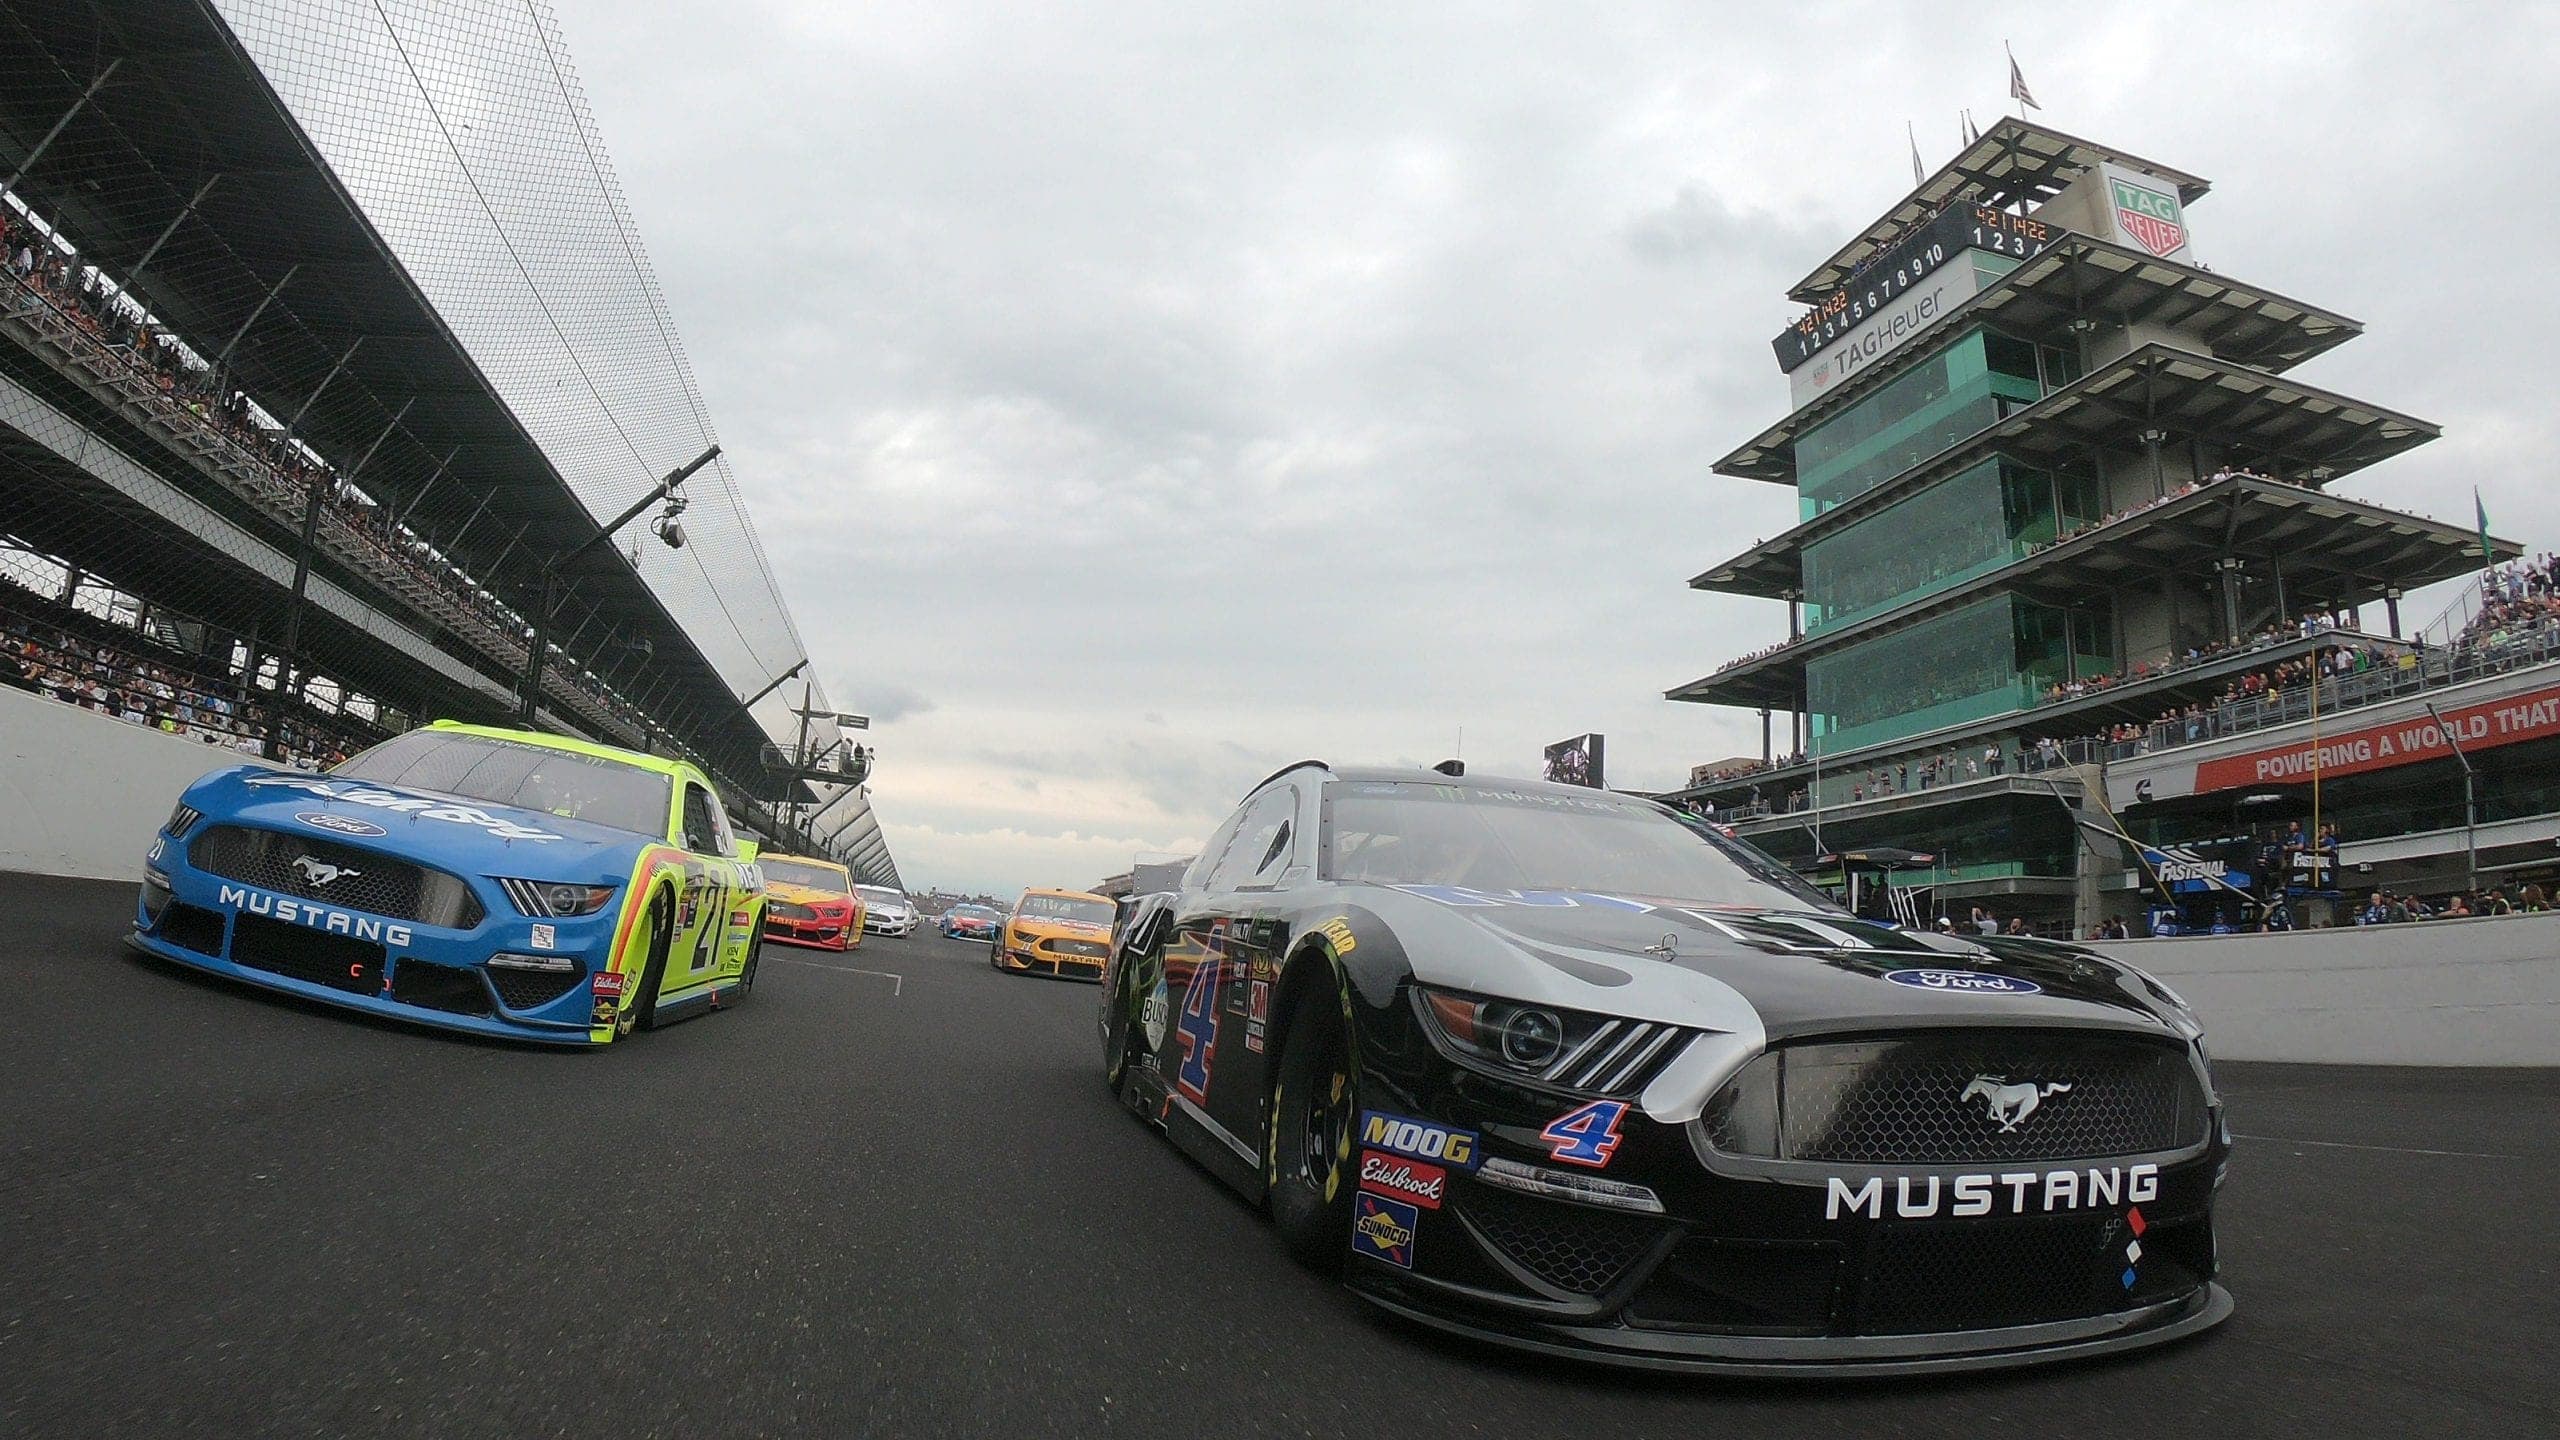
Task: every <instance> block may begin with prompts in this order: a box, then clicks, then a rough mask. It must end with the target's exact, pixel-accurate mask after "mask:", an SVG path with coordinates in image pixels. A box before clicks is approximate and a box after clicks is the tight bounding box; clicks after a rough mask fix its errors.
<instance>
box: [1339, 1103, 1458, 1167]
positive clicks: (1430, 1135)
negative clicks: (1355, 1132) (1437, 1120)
mask: <svg viewBox="0 0 2560 1440" xmlns="http://www.w3.org/2000/svg"><path fill="white" fill-rule="evenodd" d="M1360 1143H1361V1144H1363V1145H1366V1146H1368V1147H1369V1148H1370V1149H1372V1150H1384V1151H1386V1152H1388V1153H1389V1154H1393V1155H1402V1156H1405V1157H1406V1158H1408V1159H1412V1160H1429V1161H1432V1162H1434V1163H1436V1164H1442V1165H1455V1166H1456V1167H1458V1168H1459V1169H1461V1170H1473V1169H1474V1168H1476V1162H1477V1161H1478V1160H1480V1159H1481V1158H1483V1157H1482V1156H1481V1155H1480V1154H1479V1153H1478V1152H1479V1150H1480V1149H1481V1147H1480V1146H1479V1145H1478V1144H1477V1143H1476V1132H1474V1131H1473V1130H1460V1129H1456V1128H1454V1127H1452V1126H1448V1125H1434V1124H1432V1123H1430V1122H1429V1121H1427V1120H1409V1119H1407V1118H1405V1117H1404V1116H1402V1115H1390V1114H1387V1113H1386V1112H1385V1111H1383V1110H1369V1111H1364V1112H1362V1114H1361V1116H1360Z"/></svg>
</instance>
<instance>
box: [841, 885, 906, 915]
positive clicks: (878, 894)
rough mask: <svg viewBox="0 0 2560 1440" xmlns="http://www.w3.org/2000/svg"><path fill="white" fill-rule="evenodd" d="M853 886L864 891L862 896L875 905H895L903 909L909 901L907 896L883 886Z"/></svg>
mask: <svg viewBox="0 0 2560 1440" xmlns="http://www.w3.org/2000/svg"><path fill="white" fill-rule="evenodd" d="M853 888H854V889H856V890H858V891H860V892H862V898H863V899H865V900H868V901H870V902H871V903H872V904H874V905H895V906H898V907H900V908H901V909H903V908H905V906H906V903H907V897H906V896H904V895H902V894H900V893H899V892H897V891H895V890H890V889H886V888H884V887H882V886H878V885H856V886H854V887H853Z"/></svg>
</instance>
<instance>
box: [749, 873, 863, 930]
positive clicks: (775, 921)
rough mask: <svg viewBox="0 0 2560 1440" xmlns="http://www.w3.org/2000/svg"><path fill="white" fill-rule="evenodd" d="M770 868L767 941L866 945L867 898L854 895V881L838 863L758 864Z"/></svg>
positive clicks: (767, 877)
mask: <svg viewBox="0 0 2560 1440" xmlns="http://www.w3.org/2000/svg"><path fill="white" fill-rule="evenodd" d="M756 863H757V864H758V865H760V866H762V867H763V869H764V883H765V894H766V895H767V896H769V897H771V906H770V908H768V909H767V910H766V911H765V917H764V938H766V939H767V940H780V941H782V942H783V943H784V944H787V945H814V946H817V947H818V948H820V949H823V950H850V949H852V948H853V947H855V946H856V945H859V944H861V943H862V909H863V906H862V897H861V896H859V895H857V894H855V893H854V891H853V876H852V875H851V874H850V873H849V872H847V871H846V869H845V868H844V867H843V866H841V865H839V864H837V863H836V862H834V861H833V860H812V859H809V858H806V857H804V856H799V855H767V856H764V857H762V858H761V859H759V860H758V861H757V862H756Z"/></svg>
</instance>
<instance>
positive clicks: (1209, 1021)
mask: <svg viewBox="0 0 2560 1440" xmlns="http://www.w3.org/2000/svg"><path fill="white" fill-rule="evenodd" d="M1223 968H1224V967H1223V966H1222V965H1221V964H1220V962H1219V961H1218V960H1217V959H1216V958H1215V957H1211V958H1209V959H1206V960H1203V961H1201V962H1200V963H1199V964H1197V965H1194V966H1192V967H1191V978H1190V979H1189V980H1187V981H1185V982H1183V986H1182V1014H1181V1016H1180V1017H1179V1018H1177V1019H1176V1020H1175V1021H1174V1024H1173V1029H1174V1035H1175V1038H1177V1039H1179V1040H1180V1041H1181V1042H1182V1064H1181V1065H1180V1066H1178V1067H1176V1069H1175V1070H1174V1072H1173V1087H1174V1088H1175V1089H1177V1090H1179V1091H1181V1092H1182V1093H1183V1094H1184V1095H1186V1096H1189V1097H1190V1098H1191V1100H1192V1101H1193V1103H1195V1104H1201V1105H1206V1104H1208V1103H1209V1067H1210V1066H1211V1065H1213V1064H1215V1063H1216V1062H1217V1057H1218V975H1219V971H1220V970H1221V969H1223Z"/></svg>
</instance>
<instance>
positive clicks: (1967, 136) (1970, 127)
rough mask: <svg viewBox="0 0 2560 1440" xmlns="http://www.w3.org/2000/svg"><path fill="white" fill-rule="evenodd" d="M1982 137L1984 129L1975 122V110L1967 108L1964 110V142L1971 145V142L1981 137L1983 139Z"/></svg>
mask: <svg viewBox="0 0 2560 1440" xmlns="http://www.w3.org/2000/svg"><path fill="white" fill-rule="evenodd" d="M1981 138H1982V130H1981V128H1980V127H1978V126H1976V125H1975V124H1974V123H1973V112H1972V111H1971V110H1967V111H1965V112H1964V143H1966V144H1967V145H1970V144H1972V143H1973V142H1974V141H1976V140H1979V139H1981Z"/></svg>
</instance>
